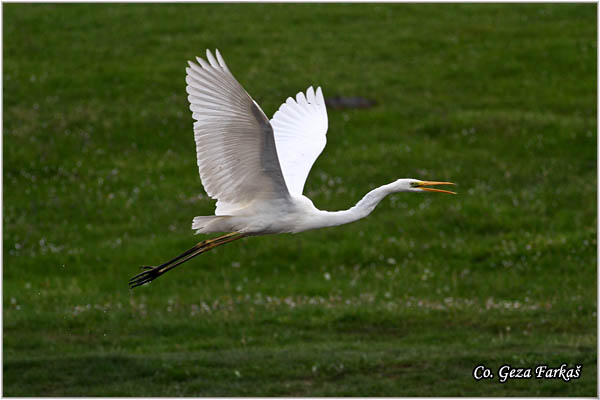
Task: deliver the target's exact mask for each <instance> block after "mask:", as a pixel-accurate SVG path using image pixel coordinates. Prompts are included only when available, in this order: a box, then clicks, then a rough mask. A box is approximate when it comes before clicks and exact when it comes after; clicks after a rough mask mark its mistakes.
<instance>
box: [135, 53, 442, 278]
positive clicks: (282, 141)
mask: <svg viewBox="0 0 600 400" xmlns="http://www.w3.org/2000/svg"><path fill="white" fill-rule="evenodd" d="M215 55H216V57H215V56H213V54H212V53H211V52H210V51H209V50H207V51H206V60H204V59H202V58H200V57H197V58H196V59H197V61H198V64H196V63H194V62H191V61H190V62H189V67H188V68H186V73H187V76H186V83H187V87H186V91H187V93H188V100H189V102H190V110H191V111H192V117H193V118H194V120H196V122H195V123H194V137H195V140H196V152H197V158H198V169H199V170H200V179H201V180H202V184H203V185H204V189H205V190H206V193H207V194H208V195H209V196H210V197H212V198H213V199H216V200H217V204H216V210H215V215H211V216H200V217H195V218H194V220H193V223H192V229H194V230H196V233H216V232H230V233H227V234H226V235H223V236H219V237H217V238H214V239H209V240H205V241H202V242H200V243H198V244H197V245H196V246H194V247H192V248H191V249H189V250H188V251H186V252H184V253H182V254H181V255H179V256H177V257H175V258H174V259H172V260H170V261H167V262H166V263H164V264H162V265H159V266H157V267H150V266H144V267H142V268H143V269H144V271H143V272H141V273H139V274H138V275H136V276H134V277H133V278H131V280H130V281H129V286H130V287H132V288H134V287H136V286H140V285H143V284H145V283H147V282H150V281H152V280H153V279H155V278H157V277H159V276H160V275H162V274H164V273H165V272H167V271H169V270H171V269H173V268H175V267H176V266H178V265H180V264H182V263H184V262H186V261H188V260H189V259H191V258H192V257H195V256H197V255H199V254H201V253H204V252H206V251H208V250H210V249H213V248H215V247H217V246H220V245H222V244H225V243H230V242H233V241H234V240H237V239H240V238H243V237H245V236H253V235H266V234H272V233H286V232H291V233H297V232H302V231H307V230H309V229H316V228H323V227H328V226H336V225H342V224H347V223H350V222H353V221H356V220H358V219H361V218H364V217H366V216H367V215H369V214H370V213H371V211H373V209H375V207H376V206H377V204H378V203H379V202H380V201H381V200H382V199H383V198H384V197H385V196H387V195H388V194H391V193H397V192H423V191H429V192H440V193H454V192H450V191H447V190H441V189H434V188H430V187H427V186H432V185H452V184H453V183H451V182H433V181H421V180H418V179H410V178H409V179H398V180H396V181H394V182H392V183H389V184H387V185H383V186H381V187H378V188H377V189H374V190H371V191H370V192H369V193H367V194H366V195H365V196H364V197H363V198H362V199H361V200H360V201H359V202H358V203H356V205H355V206H354V207H352V208H350V209H348V210H345V211H334V212H330V211H322V210H319V209H317V208H316V207H315V206H314V205H313V203H312V201H311V200H310V199H309V198H308V197H306V196H304V195H303V194H302V190H303V188H304V183H305V181H306V177H307V176H308V173H309V171H310V169H311V167H312V165H313V163H314V162H315V160H316V159H317V157H318V156H319V154H321V152H322V151H323V148H324V147H325V143H326V138H325V135H326V134H327V125H328V122H327V110H326V108H325V100H324V98H323V92H322V91H321V88H320V87H317V90H314V89H313V88H312V86H311V87H309V88H308V90H307V91H306V94H305V93H302V92H300V93H298V94H297V95H296V99H293V98H291V97H289V98H288V99H287V100H286V101H285V103H283V104H282V105H281V107H279V110H278V111H277V112H276V113H275V114H274V115H273V118H272V119H271V120H270V121H269V119H268V118H267V117H266V115H265V113H264V112H263V110H262V109H261V108H260V106H259V105H258V104H257V103H256V102H255V101H254V100H253V99H252V97H250V95H249V94H248V93H247V92H246V91H245V90H244V88H243V87H242V86H241V85H240V84H239V83H238V81H237V80H236V79H235V78H234V76H233V75H232V74H231V71H230V70H229V68H228V67H227V65H226V64H225V61H224V60H223V57H222V56H221V54H220V53H219V51H218V50H217V51H216V52H215Z"/></svg>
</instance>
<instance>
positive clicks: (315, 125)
mask: <svg viewBox="0 0 600 400" xmlns="http://www.w3.org/2000/svg"><path fill="white" fill-rule="evenodd" d="M271 125H272V126H273V130H274V132H275V143H276V145H277V154H278V155H279V162H280V164H281V171H282V172H283V176H284V178H285V183H286V185H287V187H288V190H289V192H290V193H291V194H292V195H298V196H299V195H302V191H303V190H304V183H305V182H306V178H307V177H308V173H309V172H310V169H311V168H312V166H313V164H314V163H315V160H316V159H317V157H319V155H320V154H321V152H322V151H323V149H324V148H325V144H326V143H327V138H326V135H327V125H328V121H327V109H326V107H325V99H324V98H323V92H322V90H321V88H320V87H318V88H317V90H316V92H315V90H314V89H313V87H312V86H311V87H309V88H308V89H307V91H306V95H305V94H304V93H302V92H300V93H298V94H297V95H296V99H295V100H294V99H293V98H291V97H288V98H287V100H286V101H285V102H284V103H283V104H282V105H281V106H280V107H279V110H278V111H277V112H276V113H275V114H274V115H273V118H272V119H271Z"/></svg>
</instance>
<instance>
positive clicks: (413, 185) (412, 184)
mask: <svg viewBox="0 0 600 400" xmlns="http://www.w3.org/2000/svg"><path fill="white" fill-rule="evenodd" d="M418 186H419V182H411V183H410V187H418Z"/></svg>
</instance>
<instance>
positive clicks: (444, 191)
mask: <svg viewBox="0 0 600 400" xmlns="http://www.w3.org/2000/svg"><path fill="white" fill-rule="evenodd" d="M434 185H454V183H452V182H430V181H421V182H419V186H417V187H418V188H420V189H421V190H425V191H427V192H438V193H449V194H456V192H451V191H449V190H442V189H433V188H428V187H423V186H434Z"/></svg>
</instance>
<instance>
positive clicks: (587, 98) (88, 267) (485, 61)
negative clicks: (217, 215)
mask: <svg viewBox="0 0 600 400" xmlns="http://www.w3.org/2000/svg"><path fill="white" fill-rule="evenodd" d="M3 9H4V74H3V83H4V92H3V100H4V121H3V128H4V134H3V143H4V147H3V157H4V161H3V168H4V170H3V179H4V184H3V189H4V190H3V193H4V197H3V199H4V203H3V204H4V207H3V216H4V219H3V234H4V236H3V257H4V258H3V262H4V263H3V266H4V268H3V278H4V279H3V312H4V315H3V324H4V325H3V327H4V337H3V345H4V346H3V350H4V360H3V363H4V364H3V368H4V370H3V372H4V380H3V383H4V389H3V394H4V395H5V396H116V395H118V396H133V395H135V396H179V395H191V396H203V395H211V396H238V395H253V396H266V395H279V396H288V395H295V396H305V395H311V396H328V395H336V396H342V395H360V396H380V395H385V396H419V395H427V396H446V395H452V396H460V395H468V396H479V395H488V396H499V395H502V396H509V395H520V396H532V395H538V396H542V395H543V396H554V395H560V396H572V395H577V396H594V395H595V394H596V371H597V369H596V363H597V357H596V351H597V348H596V318H597V315H596V301H597V299H596V246H597V243H596V222H597V213H596V167H597V159H596V140H597V137H596V129H597V126H596V67H597V66H596V52H597V48H596V46H597V43H596V29H597V27H596V5H595V4H551V5H548V4H535V5H523V4H511V5H491V4H487V5H484V4H472V5H469V4H463V5H436V4H419V5H402V4H370V5H365V4H362V5H343V4H326V5H283V4H253V5H250V4H247V5H241V4H229V5H217V4H214V5H212V4H211V5H208V4H193V5H191V4H190V5H167V4H152V5H143V4H135V5H134V4H129V5H117V4H96V5H85V4H68V5H67V4H63V5H28V4H5V5H4V7H3ZM215 47H218V48H219V49H220V50H221V51H222V53H223V54H224V56H225V59H226V60H227V62H228V64H229V66H230V67H231V69H232V70H233V72H234V74H235V75H236V76H237V78H238V79H239V81H240V82H241V83H242V84H243V85H244V86H245V88H246V89H247V90H248V92H249V93H251V94H252V95H253V97H254V98H255V99H256V100H257V101H258V102H259V103H260V104H261V105H262V107H263V109H264V110H265V112H266V113H267V114H268V115H272V113H273V112H274V111H275V110H276V108H277V107H278V105H279V104H280V103H281V102H282V101H283V100H284V99H285V98H286V97H287V96H289V95H292V94H294V93H296V92H298V91H299V90H304V89H305V88H306V87H308V86H309V85H321V86H322V87H323V89H324V93H325V95H326V96H334V95H361V96H366V97H368V98H372V99H374V100H376V101H377V102H378V106H376V107H374V108H372V109H369V110H352V111H350V110H349V111H330V112H329V135H328V146H327V148H326V149H325V151H324V152H323V154H322V155H321V158H320V159H319V160H317V162H316V164H315V166H314V168H313V170H312V172H311V175H310V176H309V179H308V182H307V185H306V189H307V194H308V195H309V197H311V198H312V199H313V200H314V203H315V205H316V206H317V207H319V208H322V209H329V210H336V209H342V208H347V207H349V206H351V205H352V204H354V202H355V201H357V200H358V199H359V198H360V197H361V196H362V195H363V194H364V193H366V192H367V191H368V190H370V189H372V188H373V187H375V186H378V185H381V184H384V183H388V182H390V181H393V180H395V179H397V178H402V177H414V178H420V179H435V180H452V181H455V182H458V183H459V186H458V190H459V192H460V194H459V196H443V195H433V194H428V195H409V194H404V195H402V194H398V195H395V196H391V197H390V198H388V199H386V200H385V201H384V202H382V204H381V205H380V206H379V207H378V209H377V210H376V211H375V212H374V213H373V214H372V215H371V216H370V217H369V218H368V219H366V220H362V221H359V222H356V223H354V224H351V225H347V226H344V227H339V228H331V229H324V230H320V231H314V232H306V233H303V234H300V235H281V236H273V237H269V236H267V237H259V238H249V239H246V240H243V241H240V242H236V243H235V244H232V245H229V246H225V247H223V248H219V249H217V250H215V251H212V252H210V253H207V254H206V255H203V256H202V257H200V258H197V259H195V260H194V261H192V262H190V263H188V264H186V265H185V266H183V267H180V269H179V268H178V269H177V270H176V271H175V272H171V273H169V274H167V275H166V276H165V277H163V278H161V279H159V280H158V281H156V282H154V283H153V284H151V285H149V286H145V287H142V288H138V289H136V290H134V291H130V290H128V288H127V280H128V279H129V278H130V276H132V275H133V274H135V273H137V267H138V266H139V265H141V264H156V263H159V262H162V261H165V260H166V259H168V258H171V257H172V256H174V255H176V254H178V253H179V252H180V251H182V250H184V249H187V248H189V247H190V246H191V245H193V244H195V243H196V241H197V240H198V239H199V238H198V237H193V236H192V231H191V230H190V225H191V220H192V217H193V216H195V215H210V214H211V213H212V212H213V204H214V203H213V201H211V200H210V199H208V198H207V197H206V195H205V194H204V192H203V189H202V186H201V184H200V181H199V179H198V173H197V169H196V166H195V164H196V160H195V150H194V144H193V134H192V129H191V128H192V119H191V113H190V112H189V111H188V108H187V107H188V106H187V100H186V94H185V89H184V88H185V83H184V75H185V72H184V68H185V65H186V64H185V62H186V60H188V59H191V58H192V57H194V56H196V55H202V54H203V52H204V49H206V48H215ZM563 362H566V363H569V365H570V366H572V365H573V364H575V363H578V364H582V365H583V367H582V376H581V378H580V379H579V380H575V381H571V382H569V383H564V382H562V381H557V380H535V379H534V380H525V381H518V380H513V381H510V382H508V383H506V384H504V385H501V384H499V383H498V381H497V379H493V380H490V381H479V382H476V381H474V380H473V378H472V376H471V373H472V370H473V368H474V367H475V366H476V365H478V364H485V365H487V366H488V367H490V368H491V369H492V370H493V371H494V372H495V371H496V370H497V369H498V368H499V367H500V366H501V365H502V364H505V363H508V364H511V365H513V366H519V367H534V366H536V365H538V364H542V363H543V364H549V365H551V366H559V365H560V364H561V363H563Z"/></svg>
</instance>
